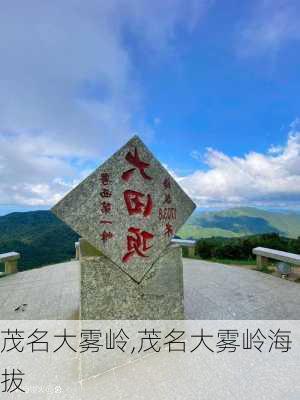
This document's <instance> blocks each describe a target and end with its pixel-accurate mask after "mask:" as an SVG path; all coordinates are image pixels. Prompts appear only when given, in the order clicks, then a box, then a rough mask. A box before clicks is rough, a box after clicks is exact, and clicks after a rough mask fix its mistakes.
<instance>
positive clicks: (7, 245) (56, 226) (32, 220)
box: [0, 211, 78, 269]
mask: <svg viewBox="0 0 300 400" xmlns="http://www.w3.org/2000/svg"><path fill="white" fill-rule="evenodd" d="M77 240H78V235H77V234H76V233H75V232H74V231H72V230H71V229H70V228H69V227H68V226H67V225H65V224H64V223H63V222H61V221H60V220H59V219H58V218H56V217H55V216H54V215H53V214H52V213H51V212H50V211H30V212H14V213H11V214H8V215H5V216H2V217H0V253H5V252H8V251H17V252H20V253H21V261H20V266H21V268H23V269H27V268H33V267H40V266H43V265H48V264H55V263H58V262H61V261H66V260H69V259H71V258H72V257H74V252H75V250H74V243H75V241H77Z"/></svg>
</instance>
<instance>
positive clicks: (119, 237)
mask: <svg viewBox="0 0 300 400" xmlns="http://www.w3.org/2000/svg"><path fill="white" fill-rule="evenodd" d="M195 207H196V206H195V204H194V203H193V202H192V200H191V199H190V198H189V197H188V196H187V195H186V194H185V193H184V191H183V190H182V189H181V188H180V186H179V185H178V184H177V183H176V181H175V180H174V179H173V178H172V177H171V175H170V174H169V173H168V171H167V170H166V169H165V168H164V167H163V166H162V165H161V164H160V162H159V161H158V160H157V159H156V158H155V157H154V156H153V154H152V153H151V152H150V151H149V150H148V149H147V147H146V146H145V145H144V143H143V142H142V141H141V140H140V139H139V137H137V136H134V137H133V138H132V139H131V140H130V141H129V142H128V143H127V144H126V145H125V146H123V147H122V148H121V149H120V150H119V151H117V152H116V153H115V154H114V155H113V156H112V157H111V158H109V159H108V160H107V161H106V162H105V163H104V164H102V165H101V166H100V167H99V168H97V169H96V170H95V171H94V172H93V173H92V174H91V175H90V176H89V177H87V178H86V179H85V180H84V181H83V182H81V183H80V184H79V185H78V186H77V187H76V188H75V189H73V190H72V191H71V192H70V193H69V194H67V195H66V196H65V197H64V198H63V199H62V200H61V201H60V202H59V203H58V204H57V205H56V206H54V207H53V209H52V211H53V212H54V214H56V215H57V217H59V218H60V219H61V220H63V221H64V222H65V223H67V224H68V225H69V226H70V227H71V228H72V229H74V230H75V231H76V232H77V233H78V234H79V235H80V236H82V237H83V238H85V239H86V240H87V241H88V242H90V243H91V244H92V245H93V246H95V247H96V248H97V249H99V250H100V251H101V252H102V253H103V254H105V255H106V256H107V257H109V258H110V259H111V260H112V261H113V262H114V263H115V264H117V265H118V266H119V267H120V268H121V269H122V270H123V271H124V272H125V273H127V274H128V275H129V276H130V277H131V278H133V279H134V280H135V281H136V282H141V281H142V279H143V277H144V276H145V274H146V273H147V272H148V271H149V270H150V269H151V266H152V265H153V263H154V262H155V261H156V260H157V259H158V257H159V256H160V254H161V253H162V251H163V250H164V249H165V248H166V246H167V245H168V244H169V242H170V240H171V238H172V236H173V235H175V233H176V231H177V230H178V229H179V228H180V227H181V226H182V225H183V224H184V222H185V221H186V220H187V218H188V217H189V216H190V215H191V213H192V212H193V210H194V209H195Z"/></svg>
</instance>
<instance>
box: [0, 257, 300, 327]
mask: <svg viewBox="0 0 300 400" xmlns="http://www.w3.org/2000/svg"><path fill="white" fill-rule="evenodd" d="M183 271H184V308H185V319H199V320H203V319H204V320H205V319H207V320H217V319H223V320H230V319H249V320H251V319H256V320H257V319H273V320H279V319H282V320H283V319H286V320H288V319H290V320H291V319H300V307H299V304H300V290H299V289H300V287H299V284H297V283H293V282H289V281H286V280H283V279H280V278H276V277H273V276H269V275H267V274H263V273H261V272H257V271H250V270H246V269H243V268H242V267H241V268H239V267H232V266H227V265H222V264H216V263H211V262H206V261H201V260H192V259H183ZM0 301H1V309H0V319H2V320H17V319H22V320H26V319H28V320H29V319H30V320H37V319H49V320H50V319H53V320H56V319H60V320H71V319H78V318H79V307H80V264H79V262H78V261H70V262H65V263H61V264H56V265H51V266H47V267H42V268H38V269H33V270H29V271H25V272H19V273H17V274H13V275H8V276H4V277H2V278H1V279H0Z"/></svg>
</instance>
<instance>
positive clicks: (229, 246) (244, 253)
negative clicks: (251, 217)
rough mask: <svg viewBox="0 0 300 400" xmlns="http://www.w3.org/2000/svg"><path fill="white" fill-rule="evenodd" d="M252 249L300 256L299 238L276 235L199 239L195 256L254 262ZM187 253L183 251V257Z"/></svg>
mask: <svg viewBox="0 0 300 400" xmlns="http://www.w3.org/2000/svg"><path fill="white" fill-rule="evenodd" d="M254 247H268V248H270V249H274V250H281V251H287V252H290V253H296V254H300V236H299V237H298V238H297V239H292V238H286V237H283V236H280V235H279V234H277V233H266V234H262V235H251V236H243V237H239V238H219V237H212V238H208V239H199V240H198V241H197V243H196V248H195V255H196V256H198V257H201V258H203V259H220V260H221V259H229V260H230V259H231V260H254V259H255V256H254V255H253V254H252V249H253V248H254ZM186 252H187V250H186V249H184V253H183V254H184V255H186V254H185V253H186Z"/></svg>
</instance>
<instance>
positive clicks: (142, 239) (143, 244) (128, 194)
mask: <svg viewBox="0 0 300 400" xmlns="http://www.w3.org/2000/svg"><path fill="white" fill-rule="evenodd" d="M125 159H126V160H127V161H128V163H130V164H132V165H133V166H134V168H130V169H129V170H127V171H125V172H123V174H122V179H123V180H124V181H126V182H128V183H129V184H130V178H131V176H132V174H133V173H134V172H135V170H138V171H139V173H140V177H141V179H144V180H148V181H151V180H152V177H151V176H149V175H148V174H147V172H146V171H145V170H146V169H147V168H149V167H150V164H149V163H146V162H144V161H142V160H141V159H140V157H139V154H138V148H137V147H135V148H134V154H132V153H131V152H130V151H129V152H128V153H127V154H126V156H125ZM123 196H124V201H125V205H126V207H127V211H128V214H129V216H131V215H135V214H140V215H142V217H143V218H147V217H150V215H151V213H152V209H153V201H152V196H151V194H150V193H147V194H145V193H142V192H138V191H136V190H132V189H130V188H129V189H127V190H125V191H124V192H123ZM153 238H154V234H153V233H152V232H147V231H145V230H142V229H141V227H139V226H130V227H129V228H128V231H127V237H126V247H127V248H126V252H125V254H124V255H123V257H122V262H124V263H128V262H130V260H131V259H132V257H134V256H138V257H143V258H145V257H148V256H147V251H148V250H149V249H151V247H152V245H151V244H149V242H150V241H151V239H153Z"/></svg>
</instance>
